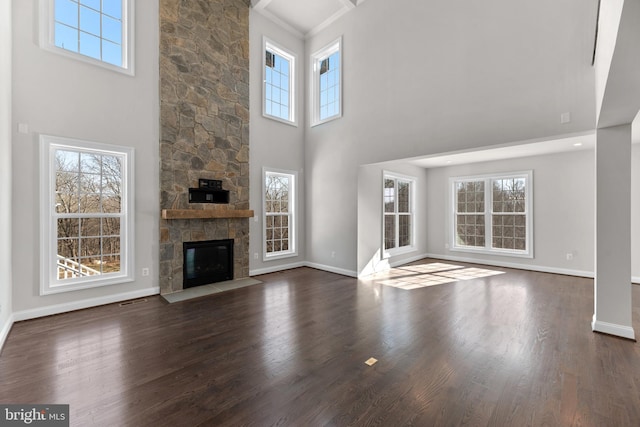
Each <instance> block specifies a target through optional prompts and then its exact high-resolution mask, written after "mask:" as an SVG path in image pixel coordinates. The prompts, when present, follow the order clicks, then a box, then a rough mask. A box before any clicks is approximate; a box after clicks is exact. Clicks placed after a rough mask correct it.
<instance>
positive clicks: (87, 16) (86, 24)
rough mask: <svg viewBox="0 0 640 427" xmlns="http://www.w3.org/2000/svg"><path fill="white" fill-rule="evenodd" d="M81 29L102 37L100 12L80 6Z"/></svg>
mask: <svg viewBox="0 0 640 427" xmlns="http://www.w3.org/2000/svg"><path fill="white" fill-rule="evenodd" d="M98 9H99V8H98ZM80 29H81V30H82V31H84V32H87V33H89V34H93V35H94V36H98V37H100V12H99V11H96V10H92V9H89V8H88V7H84V6H80Z"/></svg>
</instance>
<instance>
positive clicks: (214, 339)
mask: <svg viewBox="0 0 640 427" xmlns="http://www.w3.org/2000/svg"><path fill="white" fill-rule="evenodd" d="M432 262H437V261H435V260H423V261H421V262H419V263H415V264H416V265H422V266H423V267H421V268H423V269H422V270H421V269H420V268H418V269H414V270H412V269H406V270H396V271H395V272H394V274H393V276H394V277H393V282H389V280H390V279H388V278H384V277H379V278H376V279H371V280H367V281H358V280H356V279H352V278H347V277H343V276H339V275H336V274H332V273H327V272H322V271H318V270H314V269H309V268H300V269H295V270H289V271H286V272H280V273H273V274H267V275H263V276H258V277H257V278H258V279H260V280H262V281H263V284H260V285H255V286H251V287H247V288H242V289H237V290H233V291H229V292H226V293H222V294H216V295H212V296H208V297H202V298H199V299H195V300H189V301H185V302H180V303H175V304H167V303H166V302H164V301H163V300H162V299H161V298H160V297H151V298H147V302H141V303H137V304H129V305H119V304H112V305H108V306H102V307H97V308H92V309H88V310H82V311H77V312H73V313H67V314H62V315H57V316H51V317H47V318H41V319H34V320H30V321H25V322H19V323H16V324H15V325H14V327H13V330H12V331H11V333H10V335H9V337H8V339H7V342H6V344H5V348H4V350H3V352H2V354H1V356H0V403H64V404H70V411H71V425H74V426H90V425H100V426H152V425H153V426H165V425H171V426H196V425H203V426H243V425H253V426H271V425H278V426H324V425H329V426H348V425H356V426H403V425H414V426H432V425H446V426H455V425H473V426H543V425H546V426H599V427H600V426H638V425H640V345H639V344H638V343H636V342H632V341H628V340H624V339H619V338H615V337H611V336H607V335H602V334H597V333H593V332H592V331H591V329H590V322H591V317H592V314H593V281H592V280H590V279H581V278H575V277H567V276H559V275H553V274H545V273H535V272H527V271H520V270H511V269H504V268H491V267H484V268H486V269H488V270H492V271H494V272H503V273H504V274H496V275H483V274H476V273H477V272H476V273H474V274H469V275H466V276H465V274H464V270H462V269H453V270H449V269H447V268H446V267H443V268H442V270H446V271H440V272H437V273H435V275H434V276H433V277H430V276H429V275H427V273H426V272H425V269H424V264H426V263H432ZM448 264H457V263H448ZM457 265H460V264H457ZM474 267H482V266H474ZM473 275H475V276H478V277H476V278H472V276H473ZM483 276H484V277H483ZM443 277H445V278H448V279H451V280H456V281H452V282H450V283H445V284H440V285H437V286H430V287H424V288H416V289H411V290H407V289H402V288H398V287H393V286H387V285H383V284H382V283H387V284H393V285H395V286H401V285H402V283H403V281H406V283H413V284H416V283H422V282H426V281H429V280H430V279H433V278H436V279H438V280H440V279H442V278H443ZM458 278H463V279H465V280H457V279H458ZM416 279H419V280H416ZM445 281H446V280H445ZM633 298H634V305H633V309H634V314H633V316H634V327H635V329H636V331H638V330H640V287H639V286H634V288H633ZM369 357H375V358H376V359H378V362H377V363H376V364H375V365H373V366H371V367H369V366H367V365H365V363H364V362H365V361H366V360H367V359H368V358H369Z"/></svg>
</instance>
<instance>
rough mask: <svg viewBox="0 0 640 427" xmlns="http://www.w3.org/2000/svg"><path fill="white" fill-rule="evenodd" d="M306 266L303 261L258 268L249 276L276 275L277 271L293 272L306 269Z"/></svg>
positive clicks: (250, 272) (250, 271)
mask: <svg viewBox="0 0 640 427" xmlns="http://www.w3.org/2000/svg"><path fill="white" fill-rule="evenodd" d="M304 266H306V263H304V262H303V261H301V262H294V263H291V264H282V265H276V266H273V267H266V268H256V269H255V270H249V276H251V277H253V276H259V275H261V274H268V273H275V272H276V271H283V270H291V269H292V268H298V267H304Z"/></svg>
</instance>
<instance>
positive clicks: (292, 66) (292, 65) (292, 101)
mask: <svg viewBox="0 0 640 427" xmlns="http://www.w3.org/2000/svg"><path fill="white" fill-rule="evenodd" d="M267 50H270V51H274V52H275V53H276V54H277V55H279V56H282V57H283V58H285V59H287V60H288V61H289V120H285V119H282V118H280V117H277V116H273V115H271V114H268V113H267V70H266V67H267V64H266V62H267V59H266V55H265V53H266V51H267ZM296 60H297V56H296V54H295V53H293V52H291V51H290V50H289V49H286V48H284V47H282V46H281V45H279V44H277V43H275V42H274V41H272V40H271V39H269V38H267V37H266V36H263V37H262V117H264V118H267V119H270V120H275V121H277V122H280V123H284V124H287V125H290V126H295V127H298V114H297V111H296V108H297V102H296Z"/></svg>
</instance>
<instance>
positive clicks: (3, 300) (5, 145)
mask: <svg viewBox="0 0 640 427" xmlns="http://www.w3.org/2000/svg"><path fill="white" fill-rule="evenodd" d="M0 236H2V238H0V350H1V349H2V344H3V343H4V340H5V338H6V336H7V334H8V333H9V328H10V327H11V311H12V308H11V291H12V275H11V2H10V1H3V2H0Z"/></svg>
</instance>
